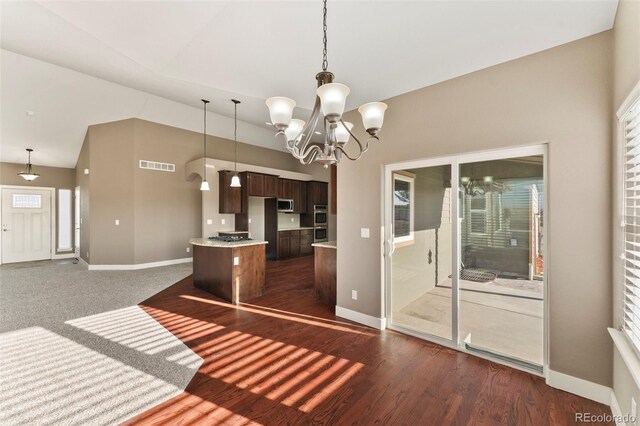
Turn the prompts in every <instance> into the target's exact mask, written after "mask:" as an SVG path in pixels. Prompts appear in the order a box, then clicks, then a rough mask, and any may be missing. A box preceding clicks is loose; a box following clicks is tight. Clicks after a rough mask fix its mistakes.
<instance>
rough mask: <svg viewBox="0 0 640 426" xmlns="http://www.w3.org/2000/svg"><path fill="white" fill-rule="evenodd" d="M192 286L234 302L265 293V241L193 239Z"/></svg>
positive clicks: (191, 242)
mask: <svg viewBox="0 0 640 426" xmlns="http://www.w3.org/2000/svg"><path fill="white" fill-rule="evenodd" d="M189 243H190V244H191V245H192V246H193V285H194V286H195V287H197V288H199V289H201V290H204V291H206V292H208V293H211V294H213V295H214V296H217V297H220V298H221V299H224V300H226V301H227V302H231V303H238V302H242V301H245V300H249V299H254V298H256V297H260V296H262V292H263V290H264V286H265V273H266V267H267V259H266V253H265V251H266V250H265V248H266V245H267V242H266V241H257V240H241V241H233V242H224V241H216V240H209V239H206V238H192V239H191V240H189Z"/></svg>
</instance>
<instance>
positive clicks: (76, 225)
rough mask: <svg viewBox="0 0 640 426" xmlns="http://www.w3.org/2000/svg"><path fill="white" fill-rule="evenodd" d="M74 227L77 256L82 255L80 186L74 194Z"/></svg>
mask: <svg viewBox="0 0 640 426" xmlns="http://www.w3.org/2000/svg"><path fill="white" fill-rule="evenodd" d="M73 200H74V216H73V217H74V219H73V220H74V229H75V236H74V241H75V252H76V257H80V187H79V186H76V191H75V196H74V199H73Z"/></svg>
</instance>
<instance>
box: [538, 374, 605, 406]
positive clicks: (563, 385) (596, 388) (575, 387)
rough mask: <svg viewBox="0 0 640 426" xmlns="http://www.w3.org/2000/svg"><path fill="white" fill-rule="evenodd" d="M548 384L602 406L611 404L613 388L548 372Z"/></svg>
mask: <svg viewBox="0 0 640 426" xmlns="http://www.w3.org/2000/svg"><path fill="white" fill-rule="evenodd" d="M547 384H548V385H549V386H551V387H552V388H556V389H560V390H563V391H566V392H570V393H572V394H575V395H578V396H581V397H583V398H587V399H590V400H592V401H596V402H599V403H601V404H605V405H609V404H611V392H612V390H611V388H610V387H607V386H603V385H599V384H598V383H593V382H590V381H588V380H584V379H579V378H578V377H573V376H569V375H568V374H564V373H559V372H557V371H553V370H548V374H547Z"/></svg>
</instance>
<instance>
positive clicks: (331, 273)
mask: <svg viewBox="0 0 640 426" xmlns="http://www.w3.org/2000/svg"><path fill="white" fill-rule="evenodd" d="M311 245H312V246H313V249H314V255H315V258H314V275H315V282H314V287H315V293H316V298H317V299H318V301H319V302H321V303H325V304H327V305H331V306H335V305H336V272H337V271H336V252H337V247H338V245H337V243H336V242H335V241H327V242H323V243H314V244H311Z"/></svg>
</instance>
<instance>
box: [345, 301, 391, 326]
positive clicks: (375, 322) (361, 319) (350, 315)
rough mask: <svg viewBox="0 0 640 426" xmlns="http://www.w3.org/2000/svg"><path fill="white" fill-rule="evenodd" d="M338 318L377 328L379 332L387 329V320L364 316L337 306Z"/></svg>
mask: <svg viewBox="0 0 640 426" xmlns="http://www.w3.org/2000/svg"><path fill="white" fill-rule="evenodd" d="M336 316H337V317H340V318H344V319H348V320H350V321H353V322H357V323H359V324H364V325H368V326H369V327H372V328H376V329H378V330H384V329H385V328H386V327H387V319H386V318H377V317H373V316H371V315H367V314H363V313H362V312H357V311H352V310H351V309H347V308H343V307H341V306H337V305H336Z"/></svg>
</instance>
